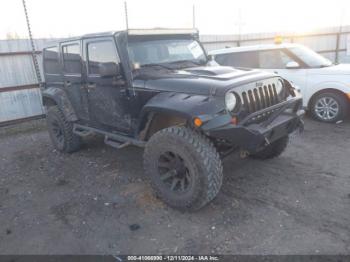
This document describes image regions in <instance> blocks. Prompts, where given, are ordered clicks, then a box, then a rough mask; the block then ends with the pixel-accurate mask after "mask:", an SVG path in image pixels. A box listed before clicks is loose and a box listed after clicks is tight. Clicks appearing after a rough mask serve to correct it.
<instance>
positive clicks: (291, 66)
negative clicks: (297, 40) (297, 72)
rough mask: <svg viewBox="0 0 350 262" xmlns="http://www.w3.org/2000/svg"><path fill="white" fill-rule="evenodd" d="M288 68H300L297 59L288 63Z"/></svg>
mask: <svg viewBox="0 0 350 262" xmlns="http://www.w3.org/2000/svg"><path fill="white" fill-rule="evenodd" d="M286 68H287V69H297V68H300V65H299V63H297V62H295V61H290V62H288V63H287V64H286Z"/></svg>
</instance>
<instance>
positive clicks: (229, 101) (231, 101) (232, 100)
mask: <svg viewBox="0 0 350 262" xmlns="http://www.w3.org/2000/svg"><path fill="white" fill-rule="evenodd" d="M236 103H237V98H236V96H235V95H234V94H233V93H230V92H228V93H226V95H225V104H226V108H227V109H228V110H229V111H232V110H233V109H234V108H235V106H236Z"/></svg>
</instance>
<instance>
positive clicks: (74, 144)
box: [46, 106, 81, 153]
mask: <svg viewBox="0 0 350 262" xmlns="http://www.w3.org/2000/svg"><path fill="white" fill-rule="evenodd" d="M46 122H47V127H48V131H49V135H50V138H51V141H52V143H53V145H54V147H55V148H56V149H57V150H59V151H61V152H65V153H72V152H75V151H77V150H78V149H79V148H80V147H81V137H80V136H78V135H76V134H74V133H73V124H72V123H71V122H69V121H67V120H66V119H65V117H64V115H63V113H62V112H61V110H60V109H59V108H58V107H57V106H52V107H49V108H48V110H47V113H46ZM55 128H56V129H59V131H60V132H61V134H62V138H61V140H60V139H59V138H58V135H57V133H55Z"/></svg>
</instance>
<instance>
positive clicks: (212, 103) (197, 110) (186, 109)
mask: <svg viewBox="0 0 350 262" xmlns="http://www.w3.org/2000/svg"><path fill="white" fill-rule="evenodd" d="M220 102H221V103H220ZM224 108H225V105H224V99H218V98H217V97H210V96H206V95H195V94H184V93H175V92H165V93H159V94H157V95H155V96H154V97H153V98H151V99H150V100H149V101H148V102H147V103H146V104H145V105H144V106H143V108H142V110H141V113H140V121H139V125H138V128H137V134H139V133H140V132H141V131H142V130H143V129H144V128H145V125H146V124H147V122H148V121H149V120H151V119H150V117H149V116H151V118H153V116H154V114H157V113H158V114H159V113H160V114H169V115H173V116H177V117H181V118H183V119H186V120H187V121H192V120H193V119H194V118H195V117H201V119H204V120H205V121H209V120H210V119H211V118H213V117H215V115H216V113H218V112H220V111H222V110H223V109H224ZM146 128H148V127H146Z"/></svg>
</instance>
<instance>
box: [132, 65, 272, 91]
mask: <svg viewBox="0 0 350 262" xmlns="http://www.w3.org/2000/svg"><path fill="white" fill-rule="evenodd" d="M157 69H158V68H157ZM271 77H276V75H275V74H272V73H268V72H264V71H260V70H245V69H244V70H243V69H235V68H232V67H226V66H200V67H191V68H186V69H181V70H167V69H158V70H155V69H154V68H152V70H151V69H147V70H143V71H142V72H140V73H139V74H138V75H137V76H135V78H134V85H135V86H136V87H139V88H145V89H151V90H159V91H169V92H178V93H187V94H199V95H209V94H212V95H215V94H216V95H222V94H224V93H225V92H226V91H227V90H229V89H231V88H234V87H236V86H240V85H244V84H247V83H251V82H255V81H259V80H262V79H266V78H271Z"/></svg>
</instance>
